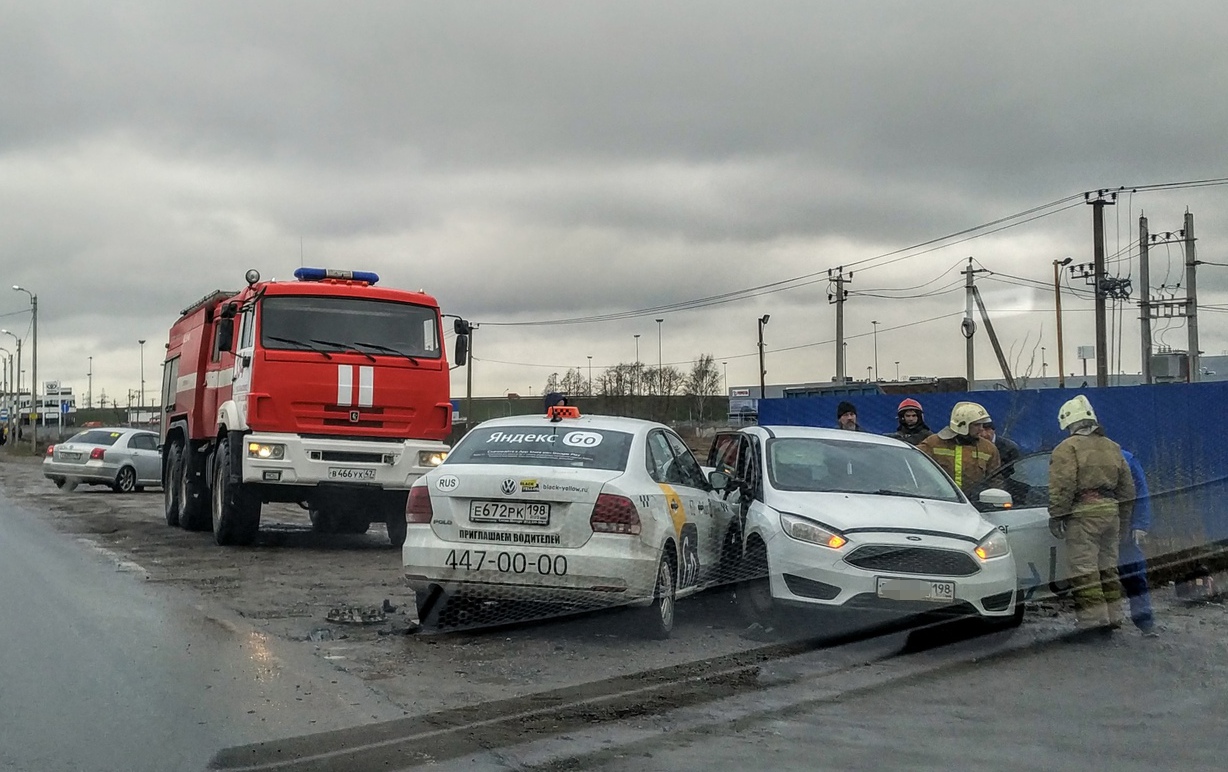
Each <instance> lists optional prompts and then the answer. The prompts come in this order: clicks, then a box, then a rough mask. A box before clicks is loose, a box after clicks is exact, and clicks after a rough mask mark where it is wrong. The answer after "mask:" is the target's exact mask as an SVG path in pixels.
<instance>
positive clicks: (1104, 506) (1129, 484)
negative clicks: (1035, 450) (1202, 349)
mask: <svg viewBox="0 0 1228 772" xmlns="http://www.w3.org/2000/svg"><path fill="white" fill-rule="evenodd" d="M1057 420H1058V426H1060V427H1061V429H1062V430H1063V431H1066V432H1069V433H1070V436H1069V437H1067V438H1066V439H1064V440H1062V442H1061V444H1059V445H1058V446H1057V447H1056V448H1054V450H1053V455H1052V456H1050V457H1049V528H1050V530H1051V531H1052V532H1053V535H1054V536H1056V537H1057V538H1059V539H1060V538H1065V539H1066V554H1067V559H1068V560H1069V562H1070V574H1071V577H1072V581H1073V582H1074V602H1075V618H1076V620H1077V624H1078V626H1079V628H1080V629H1083V630H1092V629H1108V630H1112V629H1116V628H1118V627H1121V623H1122V619H1123V616H1124V615H1123V614H1122V609H1121V595H1122V592H1121V582H1120V580H1119V578H1118V573H1117V547H1118V539H1119V535H1120V532H1121V531H1120V529H1121V525H1120V524H1121V522H1123V521H1124V522H1126V523H1129V522H1130V520H1131V517H1132V516H1133V513H1134V495H1135V491H1134V480H1133V479H1132V478H1131V475H1130V466H1129V464H1128V463H1127V462H1126V459H1125V457H1124V456H1122V453H1121V447H1120V446H1119V445H1118V444H1117V443H1116V442H1113V441H1112V440H1110V439H1109V438H1108V437H1106V436H1105V435H1104V429H1103V428H1101V426H1100V423H1099V422H1098V421H1097V420H1096V413H1095V411H1093V410H1092V405H1091V403H1090V402H1088V401H1087V397H1085V396H1083V395H1082V394H1080V395H1079V396H1077V397H1075V398H1074V399H1072V400H1070V401H1069V402H1067V403H1066V404H1064V405H1062V408H1061V410H1059V411H1058V415H1057Z"/></svg>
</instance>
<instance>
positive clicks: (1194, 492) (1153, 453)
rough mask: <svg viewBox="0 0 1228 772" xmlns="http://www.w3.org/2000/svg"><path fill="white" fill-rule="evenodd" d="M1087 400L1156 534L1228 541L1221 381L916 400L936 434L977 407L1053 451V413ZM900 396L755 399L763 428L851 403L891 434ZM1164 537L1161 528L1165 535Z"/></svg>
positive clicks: (815, 421)
mask: <svg viewBox="0 0 1228 772" xmlns="http://www.w3.org/2000/svg"><path fill="white" fill-rule="evenodd" d="M1076 394H1084V395H1085V396H1086V397H1087V398H1088V399H1089V400H1090V401H1091V403H1092V406H1093V407H1094V408H1095V410H1096V416H1097V418H1099V419H1100V422H1101V423H1102V424H1103V425H1104V428H1105V432H1106V433H1107V434H1108V436H1109V437H1111V438H1113V439H1114V440H1115V441H1116V442H1118V443H1119V444H1120V445H1121V446H1122V447H1124V448H1127V449H1129V450H1131V451H1132V452H1134V453H1135V455H1137V456H1138V458H1139V460H1140V461H1141V462H1142V464H1143V468H1144V469H1145V470H1146V471H1147V477H1148V481H1149V484H1150V486H1151V492H1152V495H1153V497H1154V506H1155V508H1156V516H1157V521H1161V520H1162V521H1163V522H1158V528H1161V529H1164V531H1168V532H1170V533H1169V534H1168V535H1169V536H1170V537H1171V538H1172V539H1173V540H1174V542H1176V544H1174V546H1181V547H1189V546H1197V545H1200V544H1206V543H1208V542H1219V541H1225V540H1228V504H1226V501H1228V411H1225V410H1224V407H1225V406H1228V383H1225V382H1216V383H1196V384H1163V385H1155V386H1119V387H1112V388H1105V389H1097V388H1081V389H1040V390H1030V391H977V392H963V393H941V394H919V395H913V396H912V398H913V399H916V400H917V401H918V402H920V403H921V405H922V407H923V408H924V409H925V419H926V423H927V424H928V425H929V427H930V428H931V429H933V430H934V431H937V430H938V429H940V428H942V427H943V426H945V425H946V423H947V419H948V417H949V416H950V414H951V408H952V407H953V406H954V405H955V403H956V402H961V401H972V402H977V403H980V404H981V405H983V406H984V407H985V409H986V410H987V411H989V415H990V416H991V417H992V418H993V420H994V424H995V426H996V427H997V430H998V433H999V434H1001V435H1003V436H1005V437H1009V438H1010V439H1012V440H1014V441H1015V442H1017V443H1018V444H1019V446H1020V447H1021V448H1022V449H1023V450H1024V451H1025V452H1034V451H1041V450H1050V449H1052V448H1053V447H1054V446H1055V445H1057V443H1059V442H1061V441H1062V439H1063V438H1064V436H1065V435H1064V434H1063V432H1062V431H1061V430H1060V429H1059V428H1058V424H1057V414H1058V409H1059V408H1060V407H1061V405H1062V404H1063V403H1064V402H1065V401H1066V400H1068V399H1071V398H1072V397H1074V396H1075V395H1076ZM902 399H904V397H902V396H899V395H887V394H875V395H869V396H861V397H856V398H854V399H851V400H850V399H848V398H847V397H843V398H842V397H838V396H823V397H799V398H793V399H767V400H760V402H759V422H760V423H761V424H765V425H771V424H791V425H798V426H826V427H834V426H835V425H836V408H837V406H838V405H839V404H840V403H841V402H844V401H851V402H853V404H854V405H856V407H857V415H858V419H859V421H860V423H861V425H862V428H864V429H865V430H866V431H869V432H874V433H877V434H889V433H891V432H893V431H895V429H896V427H897V422H896V407H897V406H898V405H899V403H900V401H901V400H902ZM1164 531H1161V532H1164Z"/></svg>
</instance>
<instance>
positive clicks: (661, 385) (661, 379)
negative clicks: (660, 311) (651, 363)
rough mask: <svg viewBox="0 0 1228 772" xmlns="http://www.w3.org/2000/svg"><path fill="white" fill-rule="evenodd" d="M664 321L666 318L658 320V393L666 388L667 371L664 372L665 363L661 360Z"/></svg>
mask: <svg viewBox="0 0 1228 772" xmlns="http://www.w3.org/2000/svg"><path fill="white" fill-rule="evenodd" d="M664 321H665V320H664V319H658V320H657V393H661V392H663V391H664V390H665V377H664V376H665V373H664V372H662V371H663V370H664V368H665V364H664V363H663V362H662V360H661V322H664Z"/></svg>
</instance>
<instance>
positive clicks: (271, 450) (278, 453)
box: [247, 442, 286, 461]
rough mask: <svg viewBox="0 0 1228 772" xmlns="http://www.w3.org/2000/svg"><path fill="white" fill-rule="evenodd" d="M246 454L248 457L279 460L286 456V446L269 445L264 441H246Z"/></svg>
mask: <svg viewBox="0 0 1228 772" xmlns="http://www.w3.org/2000/svg"><path fill="white" fill-rule="evenodd" d="M247 455H248V458H259V459H262V460H270V459H271V460H273V461H280V460H281V459H283V458H285V457H286V446H285V445H270V444H269V443H266V442H249V443H247Z"/></svg>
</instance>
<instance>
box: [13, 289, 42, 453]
mask: <svg viewBox="0 0 1228 772" xmlns="http://www.w3.org/2000/svg"><path fill="white" fill-rule="evenodd" d="M13 291H14V292H24V293H26V294H27V295H29V296H30V322H31V323H30V329H31V331H32V332H31V335H32V337H33V339H32V341H31V344H32V348H31V351H30V404H31V405H34V412H33V417H32V418H31V419H30V447H31V448H33V449H34V450H35V451H36V452H37V451H38V414H39V413H40V412H41V411H40V410H39V408H41V407H42V405H41V404H39V402H38V295H35V294H34V293H33V292H31V291H30V290H28V289H26V288H25V287H22V286H20V285H17V284H14V285H13Z"/></svg>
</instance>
